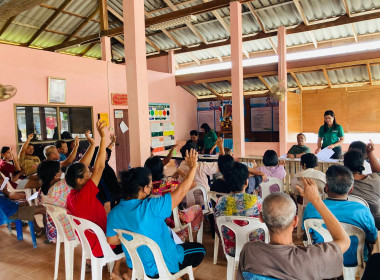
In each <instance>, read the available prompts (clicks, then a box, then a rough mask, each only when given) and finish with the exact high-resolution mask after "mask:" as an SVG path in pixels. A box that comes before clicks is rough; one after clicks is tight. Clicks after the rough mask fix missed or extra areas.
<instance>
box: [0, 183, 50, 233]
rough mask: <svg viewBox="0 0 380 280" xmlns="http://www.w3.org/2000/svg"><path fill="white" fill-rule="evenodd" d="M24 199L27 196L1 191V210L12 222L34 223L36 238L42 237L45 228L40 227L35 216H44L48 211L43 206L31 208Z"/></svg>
mask: <svg viewBox="0 0 380 280" xmlns="http://www.w3.org/2000/svg"><path fill="white" fill-rule="evenodd" d="M13 199H14V200H16V201H14V200H13ZM24 199H25V194H20V193H9V192H8V191H7V190H6V189H3V190H2V191H0V208H1V210H2V211H3V213H4V215H5V216H6V217H7V218H8V219H10V220H25V221H33V222H34V231H35V233H36V237H41V236H42V235H43V234H44V228H40V227H39V226H38V224H37V223H36V220H35V219H34V216H35V215H38V214H42V215H44V214H45V213H46V209H45V207H43V206H42V205H38V206H29V204H28V202H27V201H25V200H24ZM17 200H19V201H17Z"/></svg>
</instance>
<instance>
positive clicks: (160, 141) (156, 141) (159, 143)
mask: <svg viewBox="0 0 380 280" xmlns="http://www.w3.org/2000/svg"><path fill="white" fill-rule="evenodd" d="M163 146H164V138H163V137H156V138H152V148H153V149H154V148H159V147H163Z"/></svg>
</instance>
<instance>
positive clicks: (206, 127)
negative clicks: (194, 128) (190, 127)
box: [201, 123, 211, 133]
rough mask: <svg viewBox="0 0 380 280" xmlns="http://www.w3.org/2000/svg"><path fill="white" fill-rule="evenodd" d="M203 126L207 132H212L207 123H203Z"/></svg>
mask: <svg viewBox="0 0 380 280" xmlns="http://www.w3.org/2000/svg"><path fill="white" fill-rule="evenodd" d="M201 128H203V129H204V130H205V132H206V133H208V132H210V130H211V127H210V126H209V125H208V124H207V123H202V125H201Z"/></svg>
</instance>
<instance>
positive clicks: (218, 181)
mask: <svg viewBox="0 0 380 280" xmlns="http://www.w3.org/2000/svg"><path fill="white" fill-rule="evenodd" d="M234 162H235V161H234V158H233V157H232V156H230V155H220V156H219V157H218V169H219V171H220V172H218V173H216V174H215V176H214V182H213V184H212V185H211V187H210V190H211V191H213V192H220V193H230V192H231V190H230V186H229V185H228V184H227V183H226V180H225V178H227V177H228V175H229V173H230V171H231V167H232V165H233V164H234Z"/></svg>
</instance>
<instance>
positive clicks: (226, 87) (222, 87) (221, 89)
mask: <svg viewBox="0 0 380 280" xmlns="http://www.w3.org/2000/svg"><path fill="white" fill-rule="evenodd" d="M208 85H209V86H210V87H211V88H212V89H213V90H215V91H216V92H217V93H219V94H224V93H231V84H230V83H229V82H227V81H221V82H216V83H208Z"/></svg>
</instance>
